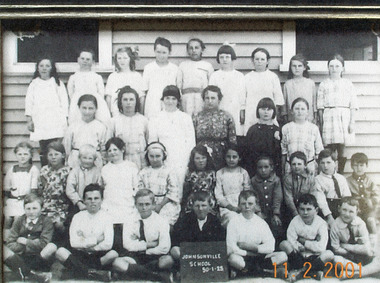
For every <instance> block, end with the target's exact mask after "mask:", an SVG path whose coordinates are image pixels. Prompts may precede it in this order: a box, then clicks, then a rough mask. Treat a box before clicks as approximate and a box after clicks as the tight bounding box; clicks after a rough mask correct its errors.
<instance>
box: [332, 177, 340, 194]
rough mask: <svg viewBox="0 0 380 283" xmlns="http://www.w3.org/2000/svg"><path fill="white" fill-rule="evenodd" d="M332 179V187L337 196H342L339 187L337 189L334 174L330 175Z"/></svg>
mask: <svg viewBox="0 0 380 283" xmlns="http://www.w3.org/2000/svg"><path fill="white" fill-rule="evenodd" d="M332 180H333V182H334V189H335V193H336V195H337V196H338V198H342V194H341V193H340V189H339V184H338V180H337V179H336V178H335V176H334V175H332Z"/></svg>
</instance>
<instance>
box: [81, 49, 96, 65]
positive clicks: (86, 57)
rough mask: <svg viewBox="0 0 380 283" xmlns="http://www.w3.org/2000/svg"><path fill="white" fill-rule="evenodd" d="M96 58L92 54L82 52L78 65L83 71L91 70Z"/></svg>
mask: <svg viewBox="0 0 380 283" xmlns="http://www.w3.org/2000/svg"><path fill="white" fill-rule="evenodd" d="M93 60H94V58H92V54H91V53H90V52H85V51H84V52H81V53H80V55H79V57H78V64H79V67H80V68H81V69H91V67H92V64H93V63H94V62H93Z"/></svg>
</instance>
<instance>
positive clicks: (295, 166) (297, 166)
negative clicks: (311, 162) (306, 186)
mask: <svg viewBox="0 0 380 283" xmlns="http://www.w3.org/2000/svg"><path fill="white" fill-rule="evenodd" d="M290 167H291V169H292V172H293V173H294V174H296V175H302V174H303V173H305V169H306V164H305V161H304V160H302V159H300V158H297V157H294V158H293V159H292V162H291V163H290Z"/></svg>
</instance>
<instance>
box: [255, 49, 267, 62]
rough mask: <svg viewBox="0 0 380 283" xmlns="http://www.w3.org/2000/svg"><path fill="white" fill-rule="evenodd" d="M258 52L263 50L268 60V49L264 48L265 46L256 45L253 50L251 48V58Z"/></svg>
mask: <svg viewBox="0 0 380 283" xmlns="http://www.w3.org/2000/svg"><path fill="white" fill-rule="evenodd" d="M258 52H263V53H264V54H265V55H266V56H267V60H268V61H269V59H270V55H269V51H268V50H266V49H265V48H262V47H258V48H256V49H255V50H253V51H252V54H251V58H252V59H254V58H255V55H256V53H258Z"/></svg>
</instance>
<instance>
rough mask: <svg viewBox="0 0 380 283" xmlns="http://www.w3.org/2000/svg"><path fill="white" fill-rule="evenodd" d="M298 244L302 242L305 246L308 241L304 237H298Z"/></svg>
mask: <svg viewBox="0 0 380 283" xmlns="http://www.w3.org/2000/svg"><path fill="white" fill-rule="evenodd" d="M297 241H298V242H300V243H301V244H302V245H303V246H304V245H305V242H306V239H305V238H304V237H301V236H300V237H298V239H297Z"/></svg>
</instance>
